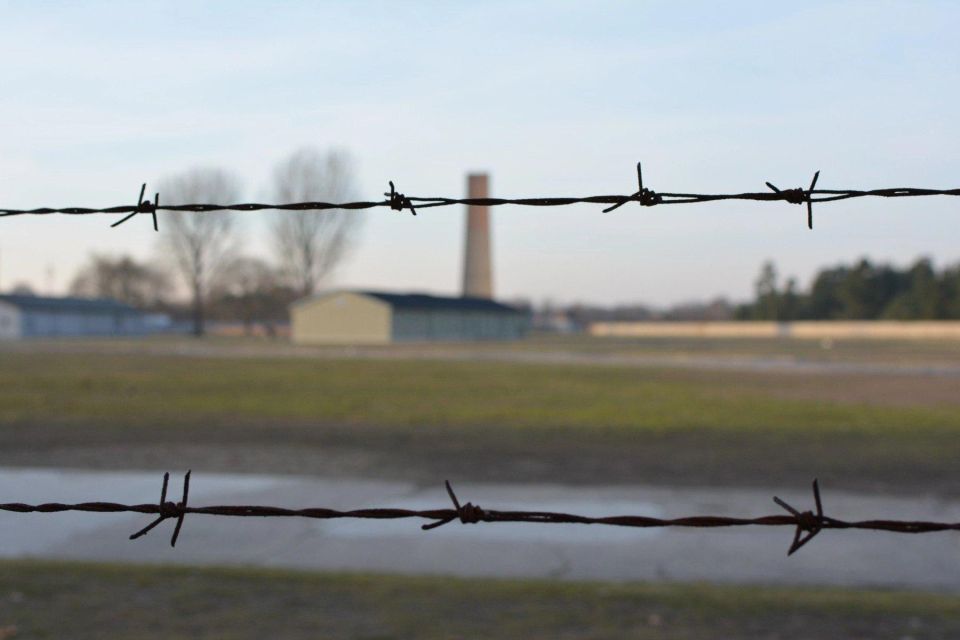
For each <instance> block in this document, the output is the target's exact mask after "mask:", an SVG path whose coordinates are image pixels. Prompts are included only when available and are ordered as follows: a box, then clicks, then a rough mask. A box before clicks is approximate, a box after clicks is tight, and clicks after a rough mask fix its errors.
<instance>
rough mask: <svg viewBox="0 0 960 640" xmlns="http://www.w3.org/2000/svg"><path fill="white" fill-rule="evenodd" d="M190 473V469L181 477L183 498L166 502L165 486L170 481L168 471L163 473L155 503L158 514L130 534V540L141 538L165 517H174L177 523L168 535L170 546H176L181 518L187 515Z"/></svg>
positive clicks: (181, 524) (181, 523)
mask: <svg viewBox="0 0 960 640" xmlns="http://www.w3.org/2000/svg"><path fill="white" fill-rule="evenodd" d="M190 473H191V472H190V471H187V474H186V475H185V476H184V477H183V500H182V501H181V502H179V503H177V502H167V486H168V485H169V483H170V473H169V472H167V473H164V474H163V487H162V488H161V489H160V502H159V504H158V505H157V513H158V514H159V515H158V517H157V519H156V520H154V521H153V522H151V523H150V524H148V525H147V526H145V527H144V528H143V529H140V530H139V531H137V532H136V533H134V534H132V535H131V536H130V539H131V540H136V539H137V538H142V537H143V536H145V535H147V534H148V533H150V531H151V530H153V528H154V527H156V526H157V525H158V524H160V523H161V522H163V521H164V520H166V519H167V518H176V519H177V524H176V526H175V527H174V529H173V535H172V536H171V537H170V546H171V547H175V546H177V538H179V537H180V529H182V528H183V519H184V517H186V515H187V501H188V500H189V498H190Z"/></svg>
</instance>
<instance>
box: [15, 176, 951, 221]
mask: <svg viewBox="0 0 960 640" xmlns="http://www.w3.org/2000/svg"><path fill="white" fill-rule="evenodd" d="M819 177H820V172H819V171H817V172H816V173H814V175H813V180H812V181H811V182H810V186H809V187H808V188H806V189H804V188H802V187H797V188H794V189H779V188H778V187H776V186H775V185H773V184H771V183H770V182H767V183H765V184H766V185H767V187H768V188H769V189H770V190H769V191H761V192H745V193H719V194H708V193H671V192H657V191H653V190H652V189H648V188H646V187H644V186H643V173H642V171H641V167H640V164H639V163H638V164H637V182H638V187H639V188H638V190H637V191H636V192H634V193H633V194H631V195H596V196H583V197H573V198H568V197H532V198H445V197H423V196H406V195H404V194H403V193H400V192H399V191H397V190H396V188H395V187H394V184H393V182H392V181H391V182H390V183H389V184H390V191H389V192H387V193H384V194H383V195H384V198H385V199H384V200H370V201H356V202H293V203H286V204H262V203H257V202H247V203H240V204H177V205H161V204H160V194H159V193H157V194H155V196H154V199H153V202H151V201H150V200H144V199H143V196H144V193H145V191H146V187H147V185H146V184H144V185H143V186H142V187H141V189H140V197H139V198H138V200H137V204H135V205H119V206H115V207H103V208H86V207H62V208H51V207H40V208H36V209H3V208H0V217H10V216H24V215H50V214H63V215H91V214H126V215H125V216H124V217H123V218H121V219H120V220H118V221H116V222H114V223H113V224H111V225H110V226H111V227H116V226H118V225H121V224H123V223H124V222H126V221H127V220H129V219H130V218H132V217H134V216H135V215H137V214H148V215H150V216H152V218H153V228H154V230H155V231H158V230H159V226H158V224H157V212H160V211H190V212H195V213H206V212H210V211H262V210H267V209H273V210H280V211H325V210H332V209H344V210H359V209H374V208H378V207H388V208H390V209H393V210H395V211H404V210H409V211H410V213H412V214H413V215H416V214H417V209H428V208H432V207H449V206H452V205H476V206H485V207H498V206H503V205H518V206H525V207H562V206H568V205H574V204H602V205H609V206H608V207H607V208H605V209H604V210H603V211H604V213H608V212H610V211H613V210H615V209H617V208H619V207H622V206H623V205H625V204H628V203H631V202H635V203H637V204H639V205H640V206H644V207H653V206H657V205H666V204H695V203H703V202H717V201H721V200H753V201H759V202H788V203H790V204H798V205H804V204H805V205H806V208H807V227H808V228H810V229H812V228H813V204H814V203H815V202H834V201H837V200H848V199H850V198H865V197H879V198H908V197H919V196H960V188H953V189H926V188H916V187H887V188H882V189H869V190H862V189H817V188H816V186H817V180H818V179H819Z"/></svg>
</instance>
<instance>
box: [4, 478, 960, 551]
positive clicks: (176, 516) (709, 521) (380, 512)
mask: <svg viewBox="0 0 960 640" xmlns="http://www.w3.org/2000/svg"><path fill="white" fill-rule="evenodd" d="M169 481H170V474H169V473H165V474H164V475H163V486H162V488H161V490H160V501H159V502H154V503H148V504H132V505H131V504H119V503H115V502H80V503H76V504H62V503H58V502H49V503H45V504H23V503H18V502H12V503H5V504H4V503H0V511H7V512H13V513H63V512H67V511H81V512H87V513H142V514H147V515H156V516H157V517H156V518H155V519H154V520H153V521H152V522H150V523H149V524H148V525H146V526H145V527H143V528H142V529H140V530H138V531H137V532H136V533H134V534H132V535H131V536H130V539H131V540H136V539H137V538H141V537H143V536H145V535H147V534H148V533H149V532H150V531H152V530H153V529H154V528H155V527H157V526H158V525H160V524H161V523H162V522H164V521H165V520H175V521H176V524H175V526H174V529H173V533H172V535H171V537H170V546H172V547H174V546H176V544H177V539H178V538H179V537H180V532H181V530H182V528H183V523H184V519H185V518H186V516H187V515H210V516H227V517H245V518H311V519H318V520H333V519H340V518H354V519H367V520H397V519H407V518H413V519H421V520H431V521H432V522H428V523H426V524H423V525H421V529H423V530H424V531H429V530H431V529H436V528H437V527H442V526H444V525H446V524H449V523H451V522H454V521H456V520H459V521H460V522H461V523H462V524H478V523H481V522H483V523H493V522H526V523H538V524H597V525H609V526H618V527H635V528H644V529H649V528H668V527H689V528H707V529H713V528H721V527H743V526H763V527H794V535H793V541H792V542H791V543H790V547H789V548H788V550H787V555H793V554H794V553H795V552H796V551H797V550H799V549H800V548H801V547H803V546H804V545H805V544H807V543H808V542H810V541H811V540H812V539H813V538H814V537H816V536H817V535H818V534H820V533H821V532H822V531H825V530H827V529H859V530H869V531H886V532H889V533H933V532H938V531H960V522H929V521H923V520H857V521H846V520H840V519H838V518H833V517H830V516H827V515H825V514H824V510H823V500H822V499H821V496H820V485H819V483H818V482H817V481H816V480H814V481H813V499H814V505H815V507H814V510H808V511H800V510H798V509H795V508H794V507H793V506H792V505H790V504H789V503H787V502H786V501H784V500H781V499H780V498H778V497H774V498H773V500H774V502H775V503H776V504H777V505H779V506H780V507H781V508H782V509H783V510H784V512H785V513H781V514H774V515H767V516H760V517H756V518H738V517H730V516H686V517H681V518H655V517H651V516H639V515H615V516H602V517H591V516H581V515H575V514H571V513H557V512H552V511H503V510H496V509H485V508H482V507H480V506H479V505H474V504H472V503H470V502H467V503H466V504H461V503H460V500H459V498H458V497H457V495H456V493H454V491H453V488H452V487H451V486H450V482H449V481H448V482H445V483H444V485H445V487H446V490H447V495H449V496H450V501H451V502H452V503H453V507H452V508H451V507H446V508H438V509H400V508H383V507H376V508H367V509H351V510H346V511H342V510H338V509H328V508H325V507H309V508H305V509H289V508H284V507H271V506H256V505H218V506H207V507H195V506H191V505H190V504H189V498H190V472H189V471H188V472H187V473H186V475H185V476H184V478H183V494H182V498H181V499H180V501H179V502H172V501H168V500H167V488H168V485H169Z"/></svg>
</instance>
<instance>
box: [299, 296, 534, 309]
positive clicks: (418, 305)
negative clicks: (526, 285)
mask: <svg viewBox="0 0 960 640" xmlns="http://www.w3.org/2000/svg"><path fill="white" fill-rule="evenodd" d="M347 292H348V293H356V294H358V295H362V296H370V297H371V298H377V299H378V300H381V301H383V302H386V303H387V304H389V305H390V306H391V307H393V308H394V309H406V310H410V311H427V310H446V311H489V312H494V313H520V312H519V311H518V310H517V309H514V308H513V307H510V306H508V305H505V304H501V303H499V302H496V301H494V300H487V299H486V298H467V297H462V298H454V297H447V296H431V295H427V294H425V293H386V292H383V291H347ZM331 293H338V292H333V291H331V292H327V293H322V294H320V295H318V296H316V297H317V298H320V297H324V296H326V295H329V294H331ZM311 299H313V298H306V299H304V300H298V301H297V302H294V304H300V303H302V302H307V301H308V300H311Z"/></svg>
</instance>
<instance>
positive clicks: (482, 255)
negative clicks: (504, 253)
mask: <svg viewBox="0 0 960 640" xmlns="http://www.w3.org/2000/svg"><path fill="white" fill-rule="evenodd" d="M489 185H490V178H489V176H488V175H487V174H485V173H471V174H469V175H467V197H468V198H487V197H489V193H490V192H489ZM463 295H464V297H471V298H487V299H490V298H493V268H492V266H491V256H490V207H486V206H478V205H468V206H467V239H466V247H465V252H464V260H463Z"/></svg>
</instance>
